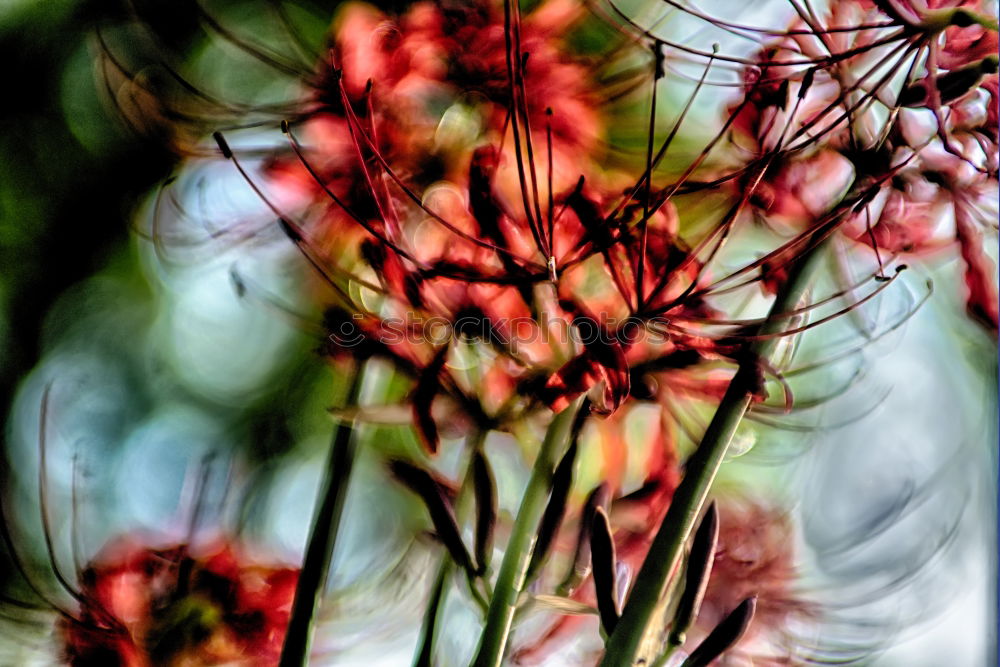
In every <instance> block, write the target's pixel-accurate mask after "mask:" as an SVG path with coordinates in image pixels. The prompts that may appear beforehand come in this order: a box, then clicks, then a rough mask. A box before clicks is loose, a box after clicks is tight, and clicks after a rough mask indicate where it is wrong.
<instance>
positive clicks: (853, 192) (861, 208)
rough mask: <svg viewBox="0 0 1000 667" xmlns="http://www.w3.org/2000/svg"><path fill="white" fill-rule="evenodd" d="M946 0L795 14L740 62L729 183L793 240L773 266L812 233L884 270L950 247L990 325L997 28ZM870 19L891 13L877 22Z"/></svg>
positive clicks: (974, 309)
mask: <svg viewBox="0 0 1000 667" xmlns="http://www.w3.org/2000/svg"><path fill="white" fill-rule="evenodd" d="M954 4H955V3H950V4H948V5H947V6H945V5H944V4H939V5H932V6H929V7H924V8H921V9H918V8H916V6H915V5H910V4H907V3H902V2H894V1H887V2H881V3H836V4H834V5H833V6H831V8H830V9H829V10H828V13H827V15H826V16H825V17H823V18H822V22H820V19H819V18H816V19H814V20H810V21H805V20H804V19H803V20H797V21H796V22H794V23H793V28H792V30H789V31H788V33H786V34H784V35H781V36H779V37H776V38H774V40H773V41H772V42H771V43H769V45H768V46H766V47H765V48H763V49H762V50H761V51H760V52H759V53H758V54H757V55H756V56H755V60H756V61H757V62H759V64H757V65H752V66H749V67H747V68H746V70H745V72H746V75H745V77H746V84H745V94H744V97H743V99H742V101H741V102H740V103H739V104H738V105H736V106H734V107H733V108H732V113H733V114H734V118H735V122H734V123H733V124H732V129H731V133H732V137H733V139H734V145H735V146H736V147H737V152H740V151H742V152H743V155H744V156H745V157H746V158H747V160H746V161H745V163H744V164H745V166H743V167H739V168H737V170H736V171H735V172H733V174H731V175H730V176H727V177H724V179H723V180H725V178H730V179H732V183H733V185H734V189H735V195H736V196H738V197H742V200H743V201H746V203H747V205H748V206H750V207H751V208H752V209H753V210H754V211H755V212H756V213H757V214H758V215H759V216H760V218H761V219H762V220H764V221H766V224H767V225H769V226H770V227H772V228H773V229H775V230H777V231H779V232H782V233H784V234H788V233H791V234H792V235H793V236H796V235H797V236H796V238H795V239H793V240H792V241H789V242H788V243H787V244H786V245H785V246H784V247H785V248H787V249H788V251H787V252H786V251H778V252H776V253H773V255H772V256H771V257H769V258H768V264H769V265H770V264H774V263H775V262H778V263H784V262H786V261H787V259H788V257H790V256H794V251H793V248H795V247H798V248H799V249H801V248H802V247H803V246H802V245H801V242H800V240H799V239H801V238H803V236H802V235H804V234H811V233H813V232H814V231H815V230H816V229H817V228H821V229H823V230H824V231H823V233H824V235H828V234H830V233H833V231H834V230H839V232H840V233H841V234H842V235H843V236H846V237H847V238H849V239H852V240H853V241H855V242H856V243H857V245H858V246H862V247H863V246H869V247H870V248H871V249H872V251H873V253H874V255H875V259H876V261H877V263H878V271H877V272H878V275H879V276H882V275H884V273H883V271H884V268H883V262H884V261H888V260H891V259H893V258H896V257H899V256H901V255H905V254H907V253H919V254H928V253H930V252H932V251H936V250H939V249H941V248H944V247H946V246H951V247H952V248H954V249H956V250H957V251H958V252H957V253H955V254H957V255H959V256H960V257H961V259H962V262H963V263H964V264H965V269H964V272H965V283H966V299H967V304H968V310H969V313H970V315H971V316H972V317H973V318H975V319H977V320H979V321H981V322H983V323H984V325H985V326H986V328H987V329H989V330H991V331H993V332H995V331H996V329H997V315H996V312H997V305H996V300H997V299H996V284H995V283H996V271H995V268H993V266H992V261H991V260H990V259H989V257H988V256H987V255H986V253H985V252H984V250H983V230H984V229H989V228H991V227H993V225H992V223H991V222H990V221H991V219H992V217H993V213H992V211H993V208H994V206H993V205H992V203H991V202H992V200H993V199H995V193H996V188H997V185H996V184H997V180H996V178H997V177H996V161H997V157H996V156H997V142H996V130H995V127H996V126H995V122H994V121H993V120H992V119H993V118H995V109H994V108H993V107H994V106H995V104H994V103H993V102H994V93H993V90H994V89H995V86H996V83H995V74H993V73H994V72H995V70H996V66H997V65H996V54H995V41H996V27H995V26H992V27H990V26H988V25H983V24H982V23H981V22H976V21H978V19H976V21H973V20H972V19H969V20H968V21H966V20H965V19H963V18H961V17H963V16H974V17H979V18H981V17H980V15H979V14H977V13H976V12H979V11H980V10H981V8H980V7H978V5H973V4H966V5H963V7H961V8H959V9H955V8H954ZM878 14H883V15H884V14H888V15H889V17H890V18H891V19H892V21H891V22H890V24H889V25H886V26H880V25H874V24H871V21H872V17H873V16H875V15H878ZM985 23H988V21H985ZM820 28H823V29H824V30H821V29H820ZM826 29H828V30H830V31H833V30H834V29H836V32H825V30H826ZM881 31H887V36H885V37H884V38H883V37H879V35H881V34H882V32H881ZM983 44H985V46H983V47H982V49H980V46H981V45H983ZM789 61H791V62H797V63H798V65H797V66H796V67H788V66H786V65H784V63H786V62H789ZM921 69H922V70H923V74H922V75H921V74H920V70H921ZM776 73H777V74H776ZM782 74H784V76H782ZM879 107H881V109H878V108H879ZM917 108H921V109H922V111H916V110H911V109H917ZM877 109H878V113H876V110H877ZM928 113H930V114H933V121H932V122H931V121H928V119H927V118H926V117H925V116H926V115H927V114H928ZM991 114H992V115H991ZM733 176H735V178H733ZM949 220H953V221H954V223H953V224H951V223H949V222H948V221H949ZM763 285H764V286H765V288H767V285H768V282H767V280H765V281H764V282H763Z"/></svg>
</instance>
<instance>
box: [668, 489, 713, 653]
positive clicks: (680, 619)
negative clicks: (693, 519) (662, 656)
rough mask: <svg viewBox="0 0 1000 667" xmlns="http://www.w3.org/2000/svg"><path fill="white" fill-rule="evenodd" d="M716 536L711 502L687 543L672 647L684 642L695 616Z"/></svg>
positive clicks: (709, 571) (698, 607)
mask: <svg viewBox="0 0 1000 667" xmlns="http://www.w3.org/2000/svg"><path fill="white" fill-rule="evenodd" d="M718 539H719V511H718V509H717V508H716V506H715V503H714V502H713V503H712V504H711V505H709V506H708V510H707V511H706V512H705V516H704V518H702V520H701V525H699V526H698V530H697V532H695V534H694V539H693V540H692V542H691V554H690V555H689V556H688V562H687V572H686V573H685V575H684V592H683V593H682V594H681V599H680V602H679V603H678V604H677V611H676V612H675V613H674V621H673V623H672V624H671V627H670V643H671V644H673V645H674V646H680V645H681V644H683V643H684V638H685V635H686V634H687V631H688V630H689V629H690V628H691V626H692V625H693V624H694V622H695V619H697V618H698V610H699V609H700V608H701V601H702V599H703V598H704V597H705V589H706V588H707V587H708V579H709V577H710V576H711V574H712V560H713V559H714V558H715V546H716V543H717V542H718Z"/></svg>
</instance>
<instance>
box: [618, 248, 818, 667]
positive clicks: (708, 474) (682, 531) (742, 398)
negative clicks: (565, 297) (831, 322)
mask: <svg viewBox="0 0 1000 667" xmlns="http://www.w3.org/2000/svg"><path fill="white" fill-rule="evenodd" d="M825 246H826V242H825V241H820V242H815V245H814V246H813V247H811V248H810V249H809V250H807V251H806V252H805V253H804V254H803V255H802V256H801V257H799V258H798V259H797V260H796V261H795V263H794V264H793V265H792V266H791V267H790V268H789V270H788V278H787V280H786V281H785V282H784V284H783V285H782V286H781V289H780V290H779V292H778V294H777V297H776V298H775V301H774V303H773V304H772V305H771V309H770V312H769V314H768V317H767V319H766V320H765V322H764V323H763V324H762V325H761V326H760V328H759V329H758V331H757V335H758V336H761V335H763V336H765V337H763V338H756V339H755V340H754V341H753V342H752V343H750V344H748V346H747V352H748V354H747V355H746V357H745V358H744V360H743V361H741V363H740V365H739V368H738V369H737V371H736V374H735V375H734V376H733V379H732V381H731V382H730V383H729V387H728V389H727V390H726V393H725V395H724V396H723V398H722V401H721V402H720V403H719V408H718V410H717V411H716V413H715V416H714V417H713V418H712V421H711V423H710V424H709V425H708V429H707V430H706V431H705V435H704V436H703V437H702V440H701V444H700V445H698V448H697V449H696V450H695V451H694V453H693V454H691V456H690V458H688V460H687V462H686V463H685V467H684V469H685V474H684V479H683V480H682V481H681V483H680V485H679V486H678V487H677V491H676V492H675V493H674V496H673V499H672V500H671V502H670V508H669V509H668V510H667V515H666V516H665V517H664V519H663V523H661V524H660V529H659V531H658V532H657V534H656V537H655V538H654V540H653V544H652V546H651V547H650V549H649V554H648V555H647V556H646V559H645V561H643V564H642V568H641V569H640V570H639V574H638V575H637V576H636V579H635V585H634V586H632V591H631V593H630V594H629V597H628V601H627V603H626V604H625V607H624V608H623V609H622V614H621V619H620V620H619V622H618V625H617V626H616V628H615V631H614V632H613V633H612V634H611V636H610V637H609V638H608V643H607V647H606V650H605V654H604V658H603V659H602V661H601V663H600V664H601V667H631V665H632V664H633V663H634V662H635V660H636V658H637V657H638V656H637V654H638V653H639V651H640V649H641V648H642V646H641V645H642V643H643V639H644V637H646V632H647V628H648V626H649V623H650V619H651V617H652V616H653V614H654V612H655V610H656V608H657V605H658V604H659V602H660V598H661V596H662V595H663V590H664V587H665V585H666V583H667V581H668V578H669V577H670V576H671V575H672V574H673V573H674V572H675V571H676V570H677V569H678V565H679V563H680V560H681V555H682V552H683V549H684V543H685V542H686V541H687V539H688V537H689V536H690V534H691V531H692V530H694V527H695V524H696V523H697V520H698V515H699V514H700V513H701V509H702V506H703V505H704V503H705V499H706V497H707V496H708V492H709V490H710V489H711V486H712V482H713V481H714V480H715V476H716V474H717V473H718V471H719V466H720V465H721V464H722V461H723V459H724V458H725V456H726V452H727V450H728V449H729V443H730V442H731V441H732V439H733V435H734V434H735V433H736V429H737V427H738V426H739V424H740V420H741V419H742V418H743V415H744V414H745V413H746V411H747V408H749V407H750V401H751V398H752V395H753V391H754V386H755V385H756V384H757V382H758V380H757V378H758V377H759V376H758V368H757V364H758V362H759V360H767V359H768V357H769V356H770V355H771V353H772V352H773V351H774V347H775V345H776V344H777V341H778V340H779V337H777V336H768V334H775V333H779V332H780V331H781V330H782V328H783V327H784V326H785V323H786V322H787V318H783V317H782V315H783V314H784V313H786V312H788V311H790V310H793V309H795V308H796V306H798V304H799V302H800V301H801V300H802V298H803V296H804V295H805V292H806V289H807V288H808V286H809V283H810V280H811V277H812V275H813V269H814V267H815V265H816V263H817V258H818V256H819V255H820V254H821V251H822V249H823V248H824V247H825Z"/></svg>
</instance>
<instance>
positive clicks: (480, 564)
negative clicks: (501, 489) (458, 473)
mask: <svg viewBox="0 0 1000 667" xmlns="http://www.w3.org/2000/svg"><path fill="white" fill-rule="evenodd" d="M472 474H473V479H474V482H475V490H476V536H475V540H476V542H475V547H474V549H475V555H476V564H477V568H476V570H477V572H478V573H479V574H480V575H482V574H484V573H485V572H486V568H488V567H489V565H490V557H491V556H492V552H493V528H494V526H496V522H497V485H496V480H495V479H494V477H493V471H492V470H491V469H490V463H489V461H487V460H486V455H484V454H483V453H482V452H481V451H477V452H476V454H475V457H474V458H473V460H472Z"/></svg>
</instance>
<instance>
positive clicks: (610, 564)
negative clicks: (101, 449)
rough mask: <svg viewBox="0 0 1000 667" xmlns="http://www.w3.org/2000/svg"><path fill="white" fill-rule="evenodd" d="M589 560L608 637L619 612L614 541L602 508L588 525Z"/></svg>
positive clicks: (602, 621)
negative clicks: (591, 564) (592, 568)
mask: <svg viewBox="0 0 1000 667" xmlns="http://www.w3.org/2000/svg"><path fill="white" fill-rule="evenodd" d="M590 558H591V562H592V563H593V567H594V590H595V592H596V593H597V611H598V612H599V613H600V615H601V627H603V628H604V632H605V634H607V635H609V636H610V635H611V633H612V632H614V630H615V626H616V625H617V624H618V615H619V611H618V594H617V592H616V589H617V586H616V585H615V578H616V577H615V560H616V559H615V541H614V539H613V538H612V536H611V523H610V522H609V521H608V515H607V514H606V513H605V512H604V508H603V507H598V508H597V510H596V511H595V512H594V520H593V522H591V524H590Z"/></svg>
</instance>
